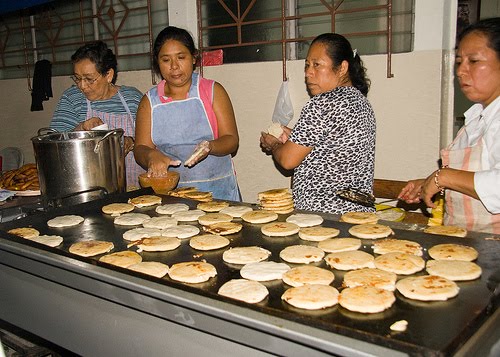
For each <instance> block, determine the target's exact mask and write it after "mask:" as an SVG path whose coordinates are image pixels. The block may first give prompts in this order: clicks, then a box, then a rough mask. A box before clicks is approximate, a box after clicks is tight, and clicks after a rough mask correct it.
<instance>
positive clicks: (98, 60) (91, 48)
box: [71, 41, 118, 84]
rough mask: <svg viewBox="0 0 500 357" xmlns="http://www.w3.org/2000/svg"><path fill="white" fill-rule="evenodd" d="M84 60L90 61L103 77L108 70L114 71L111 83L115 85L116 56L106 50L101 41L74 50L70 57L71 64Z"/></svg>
mask: <svg viewBox="0 0 500 357" xmlns="http://www.w3.org/2000/svg"><path fill="white" fill-rule="evenodd" d="M84 59H88V60H90V61H91V62H92V63H94V64H95V67H96V69H97V72H99V73H100V74H101V75H105V74H106V73H108V72H109V70H110V69H112V70H113V71H114V74H113V79H112V80H111V83H113V84H115V83H116V78H117V76H118V68H117V67H118V63H117V61H116V56H115V54H114V53H113V51H112V50H111V49H110V48H108V45H106V43H105V42H103V41H94V42H89V43H86V44H85V45H83V46H81V47H80V48H79V49H77V50H76V52H75V53H73V55H72V56H71V62H72V63H73V64H75V63H77V62H80V61H82V60H84Z"/></svg>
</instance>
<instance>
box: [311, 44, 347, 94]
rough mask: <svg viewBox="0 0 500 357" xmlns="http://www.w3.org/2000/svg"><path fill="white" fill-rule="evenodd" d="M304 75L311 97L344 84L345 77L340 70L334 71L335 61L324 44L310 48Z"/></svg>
mask: <svg viewBox="0 0 500 357" xmlns="http://www.w3.org/2000/svg"><path fill="white" fill-rule="evenodd" d="M339 68H340V66H339ZM304 73H305V79H306V85H307V89H308V91H309V94H311V95H316V94H320V93H324V92H328V91H330V90H332V89H334V88H337V87H338V86H339V85H340V84H341V83H342V80H343V75H344V74H343V73H342V71H341V70H340V69H339V70H334V68H333V61H332V60H331V58H330V57H329V56H328V54H327V52H326V47H325V45H324V44H322V43H314V44H313V45H312V46H311V47H309V51H308V52H307V58H306V63H305V68H304Z"/></svg>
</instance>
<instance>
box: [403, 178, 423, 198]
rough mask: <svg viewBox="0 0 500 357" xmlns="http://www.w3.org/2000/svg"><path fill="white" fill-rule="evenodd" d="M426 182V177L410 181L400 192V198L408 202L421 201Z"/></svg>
mask: <svg viewBox="0 0 500 357" xmlns="http://www.w3.org/2000/svg"><path fill="white" fill-rule="evenodd" d="M424 183H425V179H418V180H411V181H408V183H407V184H406V186H405V187H403V189H402V190H401V192H400V193H399V195H398V199H400V200H403V201H405V202H406V203H417V202H420V195H421V193H422V188H423V185H424Z"/></svg>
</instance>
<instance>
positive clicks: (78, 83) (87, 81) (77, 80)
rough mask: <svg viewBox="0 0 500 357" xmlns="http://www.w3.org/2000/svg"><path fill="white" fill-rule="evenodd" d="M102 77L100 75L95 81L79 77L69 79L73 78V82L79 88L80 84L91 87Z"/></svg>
mask: <svg viewBox="0 0 500 357" xmlns="http://www.w3.org/2000/svg"><path fill="white" fill-rule="evenodd" d="M101 76H102V75H101V74H100V73H99V75H98V76H97V77H95V78H93V79H91V78H86V77H83V78H80V77H77V76H69V78H71V79H72V80H73V82H75V84H76V85H77V86H79V85H80V84H82V82H83V83H85V84H86V85H88V86H91V85H92V84H94V83H95V82H96V81H97V80H98V79H99V77H101Z"/></svg>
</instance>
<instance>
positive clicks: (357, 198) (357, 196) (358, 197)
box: [335, 188, 375, 207]
mask: <svg viewBox="0 0 500 357" xmlns="http://www.w3.org/2000/svg"><path fill="white" fill-rule="evenodd" d="M335 193H336V194H337V196H339V197H340V198H342V199H344V200H347V201H351V202H354V203H358V204H360V205H363V206H366V207H373V206H374V204H375V196H373V195H372V194H371V193H366V192H362V191H359V190H356V189H354V188H348V189H344V190H338V191H337V192H335Z"/></svg>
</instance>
